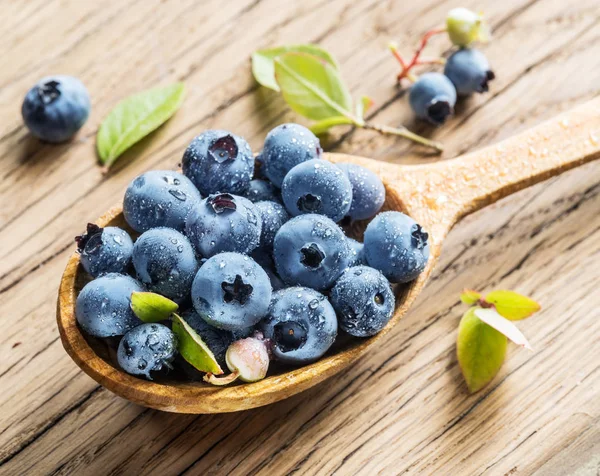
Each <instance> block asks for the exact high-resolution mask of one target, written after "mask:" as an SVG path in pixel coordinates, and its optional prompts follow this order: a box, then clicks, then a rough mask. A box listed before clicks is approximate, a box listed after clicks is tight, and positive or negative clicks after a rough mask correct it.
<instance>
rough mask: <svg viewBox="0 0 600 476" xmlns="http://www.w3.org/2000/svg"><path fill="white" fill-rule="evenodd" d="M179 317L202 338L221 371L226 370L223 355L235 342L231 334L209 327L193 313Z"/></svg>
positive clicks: (185, 313)
mask: <svg viewBox="0 0 600 476" xmlns="http://www.w3.org/2000/svg"><path fill="white" fill-rule="evenodd" d="M181 317H182V318H183V320H185V322H187V323H188V324H189V325H190V326H191V328H192V329H194V330H195V331H196V332H197V333H198V335H199V336H200V337H201V338H202V340H203V341H204V343H205V344H206V345H207V346H208V348H209V349H210V350H211V352H212V353H213V355H214V356H215V359H217V362H218V363H219V366H220V367H221V368H222V369H226V368H227V364H226V363H225V353H226V352H227V348H228V347H229V346H230V345H231V344H232V343H233V341H234V340H237V339H236V338H235V337H234V335H233V333H232V332H229V331H225V330H222V329H217V328H216V327H213V326H211V325H210V324H208V323H207V322H206V321H205V320H204V319H202V318H201V317H200V315H199V314H198V313H197V312H195V311H187V312H184V313H183V314H182V315H181ZM249 333H250V332H249ZM243 337H246V336H243Z"/></svg>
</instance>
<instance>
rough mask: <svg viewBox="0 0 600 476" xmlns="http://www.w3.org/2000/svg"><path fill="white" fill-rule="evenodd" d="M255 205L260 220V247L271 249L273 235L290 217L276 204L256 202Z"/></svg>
mask: <svg viewBox="0 0 600 476" xmlns="http://www.w3.org/2000/svg"><path fill="white" fill-rule="evenodd" d="M255 205H256V208H257V209H258V211H259V213H260V216H261V218H262V232H261V234H260V247H261V248H265V249H272V248H273V240H274V239H275V235H276V234H277V232H278V231H279V229H280V228H281V227H282V226H283V224H284V223H286V222H287V221H288V220H289V219H290V215H289V214H288V212H287V211H286V209H285V208H284V207H283V205H281V204H279V203H277V202H257V203H256V204H255Z"/></svg>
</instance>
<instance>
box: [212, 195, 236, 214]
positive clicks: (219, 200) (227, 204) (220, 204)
mask: <svg viewBox="0 0 600 476" xmlns="http://www.w3.org/2000/svg"><path fill="white" fill-rule="evenodd" d="M208 204H209V205H210V206H211V207H212V209H213V211H214V212H215V213H223V212H224V211H225V210H236V209H237V205H236V204H235V198H234V196H233V195H230V194H229V193H219V194H217V195H212V196H211V197H210V198H209V199H208Z"/></svg>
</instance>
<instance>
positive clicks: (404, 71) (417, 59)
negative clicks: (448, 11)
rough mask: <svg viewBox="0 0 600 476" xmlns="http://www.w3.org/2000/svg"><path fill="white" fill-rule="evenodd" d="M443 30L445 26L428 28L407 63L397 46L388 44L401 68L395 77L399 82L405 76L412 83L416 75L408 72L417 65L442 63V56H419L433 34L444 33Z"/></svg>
mask: <svg viewBox="0 0 600 476" xmlns="http://www.w3.org/2000/svg"><path fill="white" fill-rule="evenodd" d="M445 32H446V28H437V29H434V30H429V31H428V32H426V33H425V34H424V35H423V38H421V43H420V44H419V46H418V48H417V50H416V51H415V54H414V55H413V57H412V59H411V60H410V61H409V62H408V63H407V62H406V61H405V60H404V58H403V57H402V55H401V54H400V53H399V52H398V48H397V47H396V45H395V44H394V43H391V44H390V51H391V52H392V54H393V55H394V58H396V59H397V60H398V63H400V66H401V68H402V70H401V71H400V73H399V74H398V77H397V80H398V82H400V81H401V80H402V79H404V78H406V79H408V80H409V81H411V82H413V83H414V82H415V81H416V77H415V76H414V75H413V74H412V73H411V72H410V70H411V69H412V68H414V67H415V66H417V65H422V64H443V61H444V60H443V59H442V58H426V59H420V56H421V53H422V52H423V50H424V49H425V47H426V46H427V43H428V42H429V40H430V39H431V38H432V37H433V36H435V35H439V34H440V33H445Z"/></svg>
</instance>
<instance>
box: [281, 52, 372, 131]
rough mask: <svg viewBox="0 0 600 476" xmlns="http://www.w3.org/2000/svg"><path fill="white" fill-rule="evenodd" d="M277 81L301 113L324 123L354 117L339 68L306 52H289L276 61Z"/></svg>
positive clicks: (287, 97)
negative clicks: (338, 118) (341, 117)
mask: <svg viewBox="0 0 600 476" xmlns="http://www.w3.org/2000/svg"><path fill="white" fill-rule="evenodd" d="M275 79H276V80H277V84H278V85H279V87H280V88H281V92H282V94H283V98H284V99H285V101H286V102H287V103H288V104H289V106H290V107H291V108H292V109H293V110H294V111H295V112H297V113H298V114H301V115H302V116H304V117H307V118H308V119H312V120H314V121H321V120H323V119H330V118H332V117H339V116H344V117H347V118H349V119H351V120H352V122H360V121H359V120H357V119H356V118H354V117H353V115H352V112H351V111H352V98H351V97H350V93H349V92H348V89H347V88H346V86H345V85H344V83H343V81H342V78H341V77H340V75H339V72H338V70H337V69H335V68H334V67H333V66H331V65H330V64H329V63H327V62H326V61H323V60H322V59H320V58H317V57H316V56H313V55H309V54H306V53H286V54H284V55H282V56H279V57H277V58H275Z"/></svg>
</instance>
